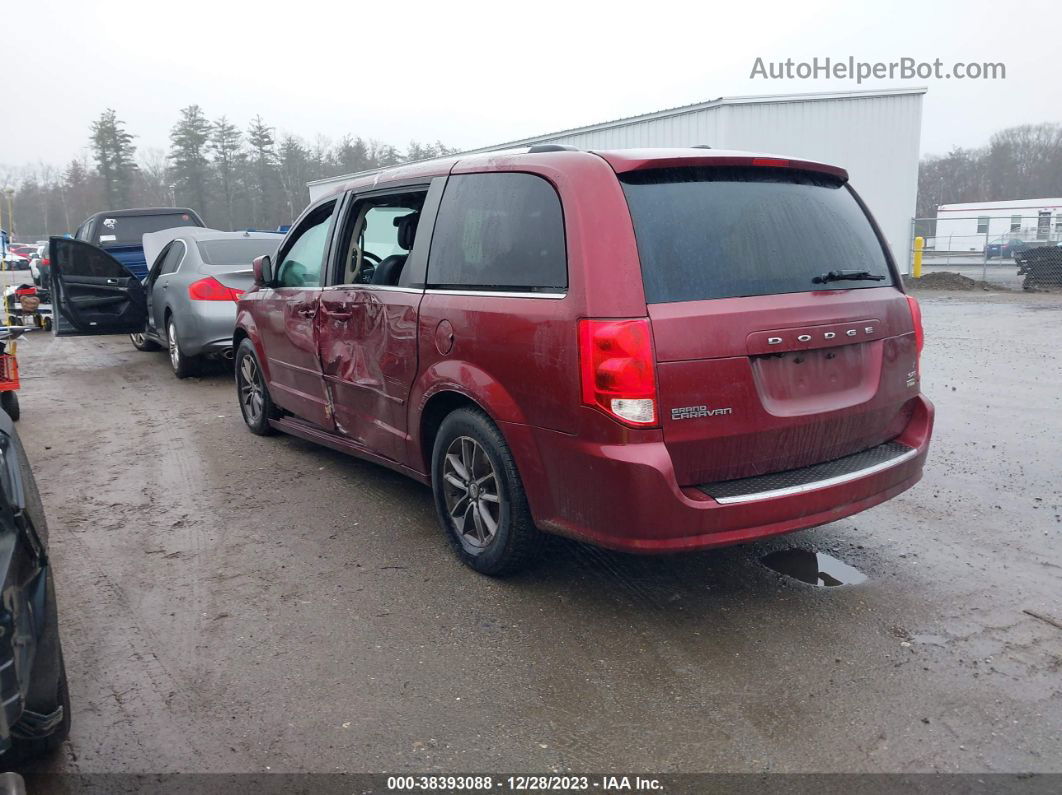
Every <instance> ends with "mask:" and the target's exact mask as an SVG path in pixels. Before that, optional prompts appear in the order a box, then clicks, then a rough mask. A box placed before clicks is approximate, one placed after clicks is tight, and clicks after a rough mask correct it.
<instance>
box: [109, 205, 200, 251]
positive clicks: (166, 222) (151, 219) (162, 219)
mask: <svg viewBox="0 0 1062 795" xmlns="http://www.w3.org/2000/svg"><path fill="white" fill-rule="evenodd" d="M201 225H202V224H200V223H199V222H198V221H197V220H196V219H195V217H194V216H192V215H189V214H188V213H164V214H162V215H122V216H110V215H106V216H104V217H103V218H101V219H100V221H99V223H98V224H97V227H96V240H95V241H92V242H95V243H96V244H97V245H100V246H103V247H104V248H106V247H107V246H129V245H136V246H139V245H141V244H142V240H141V239H142V238H143V236H144V235H146V234H148V233H149V232H159V231H161V230H163V229H173V228H174V227H178V226H201Z"/></svg>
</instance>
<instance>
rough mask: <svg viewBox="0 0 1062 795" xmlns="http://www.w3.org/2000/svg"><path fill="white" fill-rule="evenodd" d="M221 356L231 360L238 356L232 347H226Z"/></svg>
mask: <svg viewBox="0 0 1062 795" xmlns="http://www.w3.org/2000/svg"><path fill="white" fill-rule="evenodd" d="M221 356H222V358H224V359H227V360H228V361H230V362H231V361H232V360H233V359H235V358H236V352H235V351H234V350H233V349H232V348H226V349H225V350H223V351H222V352H221Z"/></svg>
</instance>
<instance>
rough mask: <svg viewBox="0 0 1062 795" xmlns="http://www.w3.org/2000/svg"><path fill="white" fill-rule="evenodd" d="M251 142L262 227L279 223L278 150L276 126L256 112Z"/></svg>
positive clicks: (255, 208)
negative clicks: (266, 121)
mask: <svg viewBox="0 0 1062 795" xmlns="http://www.w3.org/2000/svg"><path fill="white" fill-rule="evenodd" d="M247 142H248V143H249V144H250V146H251V161H252V162H251V165H252V173H253V179H254V190H253V192H252V216H253V224H254V226H256V227H259V228H263V229H264V228H271V227H274V226H276V225H277V212H276V209H275V208H276V201H275V195H276V187H277V184H278V182H279V180H278V179H277V153H276V140H275V139H274V137H273V128H271V127H269V126H267V125H266V123H265V122H264V121H262V117H261V116H255V117H254V120H253V121H252V122H251V125H250V127H249V128H248V129H247Z"/></svg>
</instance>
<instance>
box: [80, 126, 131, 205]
mask: <svg viewBox="0 0 1062 795" xmlns="http://www.w3.org/2000/svg"><path fill="white" fill-rule="evenodd" d="M91 130H92V135H91V136H90V141H91V143H92V154H93V157H94V158H95V160H96V168H97V169H98V171H99V175H100V177H101V179H102V180H103V191H104V194H105V196H106V199H107V206H108V208H110V209H119V208H121V207H123V206H127V205H128V204H129V198H130V196H131V195H132V188H133V179H134V176H135V174H136V161H135V160H134V159H133V157H134V155H135V154H136V147H135V146H133V136H132V134H131V133H128V132H126V130H125V123H124V122H123V121H122V120H121V119H119V118H118V114H117V113H116V112H115V111H114V110H113V109H112V108H108V109H107V110H105V111H104V112H103V113H101V114H100V117H99V118H98V119H97V120H96V121H94V122H92V127H91Z"/></svg>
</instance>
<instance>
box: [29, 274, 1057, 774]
mask: <svg viewBox="0 0 1062 795" xmlns="http://www.w3.org/2000/svg"><path fill="white" fill-rule="evenodd" d="M922 300H923V306H924V312H925V324H926V330H927V340H928V342H927V347H926V352H925V356H924V359H923V370H924V374H925V375H924V381H925V390H926V392H927V393H928V394H929V395H930V397H931V398H932V399H934V400H935V401H936V404H937V408H938V411H939V416H938V421H937V428H936V435H935V439H934V447H933V450H932V451H931V454H930V462H929V467H928V471H927V474H926V478H925V480H924V481H923V482H922V483H921V484H920V485H919V486H917V487H916V488H915V489H914V490H912V491H910V492H908V493H907V494H905V495H903V496H901V497H900V498H898V499H896V500H894V501H892V502H890V503H887V504H885V505H883V506H880V507H878V508H875V509H873V510H871V511H869V512H867V513H865V514H862V515H859V516H856V517H853V518H851V519H848V520H845V521H841V522H837V523H834V524H831V525H828V526H826V527H822V528H818V529H816V530H812V531H808V532H804V533H798V534H794V535H791V536H787V537H784V538H781V539H776V540H774V541H771V542H769V543H759V544H753V545H747V546H743V547H739V548H731V549H727V550H722V551H716V552H710V553H703V554H692V555H685V556H680V557H669V558H638V557H630V556H625V555H620V554H614V553H609V552H603V551H601V550H597V549H594V548H591V547H587V546H583V545H579V544H575V543H571V542H558V543H557V544H556V546H555V548H554V549H553V550H552V552H551V554H550V555H549V557H548V558H547V559H546V560H545V561H544V562H543V563H542V564H541V565H540V566H538V567H537V568H536V569H535V570H533V571H531V572H529V573H527V574H525V575H522V576H520V577H518V578H515V579H511V580H507V581H494V580H490V579H486V578H483V577H480V576H477V575H475V574H473V573H472V572H470V571H468V570H466V569H464V568H462V567H461V566H460V565H459V564H458V563H457V562H456V561H455V559H454V558H453V556H452V555H451V553H450V551H449V550H448V548H447V545H446V543H445V540H444V539H443V537H442V536H441V535H440V532H439V530H438V529H437V528H436V524H435V520H434V517H433V514H432V503H431V499H430V493H429V492H428V490H426V489H425V488H423V487H421V486H418V485H415V484H414V483H412V482H410V481H407V480H404V479H403V478H401V477H400V476H398V475H396V474H393V473H391V472H389V471H387V470H384V469H381V468H378V467H375V466H371V465H368V464H364V463H360V462H358V461H355V460H352V459H349V458H346V457H344V456H342V455H339V454H337V453H333V452H329V451H327V450H324V449H321V448H317V447H314V446H312V445H310V444H308V443H304V442H302V441H299V440H297V439H293V438H287V437H283V436H280V437H274V438H259V437H256V436H252V435H251V434H249V433H248V432H246V431H245V430H244V429H243V427H242V423H241V420H240V417H239V412H238V409H237V406H236V401H235V397H234V390H233V387H232V383H231V375H230V374H229V373H227V372H225V371H224V370H223V369H219V370H218V371H217V372H215V373H213V374H210V375H207V376H205V377H203V378H201V379H193V380H188V381H184V382H178V381H176V380H175V379H174V378H173V376H172V375H171V374H170V372H169V370H168V367H167V363H166V361H165V358H164V355H163V354H161V353H158V354H144V353H138V352H137V351H135V350H134V349H133V348H132V346H131V345H130V344H129V342H128V341H127V340H125V339H121V338H114V337H108V338H91V339H59V340H56V339H53V338H51V337H49V336H44V335H41V336H39V337H37V338H35V339H33V340H32V341H28V342H25V343H23V344H22V347H21V358H22V371H23V373H24V377H25V385H24V389H23V392H22V407H23V419H22V421H21V422H20V424H19V425H20V431H21V433H22V437H23V440H24V442H25V445H26V448H27V450H28V452H29V454H30V456H31V459H32V461H33V464H34V467H35V470H36V472H37V477H38V479H39V481H40V486H41V490H42V492H43V495H44V500H45V505H46V508H47V510H48V512H49V515H50V519H51V524H52V549H53V557H54V560H55V563H56V566H57V569H58V583H59V598H60V610H61V619H62V622H63V633H64V642H65V645H66V658H67V664H68V666H69V668H70V679H71V689H72V692H73V705H74V728H73V732H72V736H71V739H70V741H69V743H68V744H67V745H66V746H65V747H64V749H63V750H62V752H61V753H60V754H59V755H58V757H57V758H55V759H54V760H53V761H52V762H51V763H49V764H45V765H42V766H39V767H38V770H42V769H43V770H51V771H81V772H97V771H201V772H203V771H265V770H272V771H340V770H342V771H531V770H534V771H549V770H567V769H573V770H576V771H609V770H624V771H637V770H646V771H658V772H663V771H683V772H686V771H707V770H714V771H931V770H939V771H988V770H994V771H1058V770H1062V692H1060V683H1062V675H1060V674H1062V630H1060V629H1059V628H1057V627H1056V626H1053V625H1051V624H1050V623H1048V622H1045V621H1044V620H1040V619H1038V618H1036V617H1033V616H1031V615H1029V614H1028V613H1025V612H1023V611H1025V610H1031V611H1033V612H1036V613H1039V614H1041V615H1043V616H1047V617H1051V616H1054V617H1056V618H1062V600H1060V599H1059V594H1060V593H1062V487H1060V483H1062V452H1060V439H1062V356H1060V353H1059V351H1060V347H1059V346H1060V339H1062V335H1060V333H1059V332H1060V330H1062V300H1060V299H1059V297H1058V296H1049V295H1023V294H1005V293H1002V294H988V293H985V294H970V293H965V294H947V293H934V294H925V296H924V297H923V299H922ZM589 487H590V486H589V484H588V488H589ZM793 547H796V548H801V549H813V550H818V551H822V552H828V553H831V554H832V555H834V556H835V557H837V558H839V559H840V560H843V561H844V562H846V563H847V564H849V565H851V566H853V567H855V568H857V569H858V570H859V571H861V572H862V573H863V574H864V575H866V577H867V579H866V581H865V582H863V583H861V584H858V585H851V586H846V587H838V588H820V587H814V586H811V585H806V584H803V583H801V582H798V581H796V580H794V579H791V578H788V577H785V576H782V575H780V574H778V573H776V572H774V571H772V570H770V569H768V568H767V567H765V566H764V565H762V563H761V562H760V558H761V556H763V555H765V554H767V553H768V552H770V551H772V550H778V549H786V548H793Z"/></svg>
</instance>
